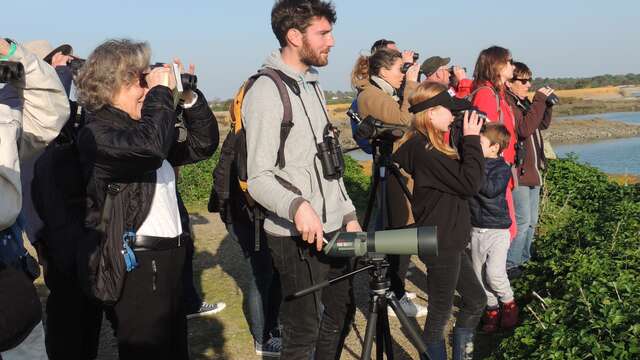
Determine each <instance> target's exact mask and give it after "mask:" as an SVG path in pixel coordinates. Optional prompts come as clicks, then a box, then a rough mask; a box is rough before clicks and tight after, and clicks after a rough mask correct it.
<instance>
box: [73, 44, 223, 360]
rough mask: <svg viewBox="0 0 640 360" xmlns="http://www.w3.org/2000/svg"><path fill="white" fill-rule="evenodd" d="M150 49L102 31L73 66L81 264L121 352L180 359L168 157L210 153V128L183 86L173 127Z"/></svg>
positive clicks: (166, 83) (174, 209)
mask: <svg viewBox="0 0 640 360" xmlns="http://www.w3.org/2000/svg"><path fill="white" fill-rule="evenodd" d="M149 57H150V49H149V47H148V45H147V44H146V43H138V42H132V41H130V40H108V41H106V42H105V43H103V44H102V45H100V46H98V47H97V48H96V49H95V50H94V51H93V53H92V54H91V55H90V56H89V58H88V59H87V62H86V64H85V65H84V67H83V68H82V70H81V71H80V74H79V76H78V81H77V83H78V84H77V85H78V94H79V101H80V103H81V104H82V105H83V106H84V107H85V108H86V109H87V110H88V111H89V114H88V115H87V124H86V126H85V127H84V128H83V129H82V130H81V131H80V134H79V136H78V150H79V153H80V160H81V163H82V167H83V170H84V171H85V174H86V176H87V177H88V179H87V180H88V181H87V184H88V186H87V214H86V218H85V226H86V232H87V235H86V239H85V240H84V241H83V242H84V243H85V244H84V246H86V247H87V248H86V249H84V251H83V252H82V254H83V255H84V256H85V258H84V262H85V264H87V268H86V269H84V270H86V271H87V274H85V275H86V276H87V277H88V284H87V285H88V287H87V290H88V291H90V292H91V293H92V295H93V296H94V297H97V298H99V299H103V300H104V296H102V295H104V293H105V291H107V290H109V291H111V293H110V294H111V295H113V294H115V299H114V300H111V302H112V303H106V304H105V305H107V306H106V312H107V316H108V318H109V319H110V320H111V322H112V324H113V328H114V329H115V333H116V336H117V339H118V350H119V355H120V359H136V360H137V359H188V358H189V353H188V347H187V329H186V317H185V309H184V305H183V299H182V293H183V291H182V280H181V279H182V272H183V270H182V269H183V263H184V261H185V249H184V247H183V246H182V243H183V239H182V238H181V237H182V234H183V229H182V227H181V223H180V215H179V209H178V200H177V197H176V179H175V175H174V171H173V168H172V167H174V166H180V165H184V164H189V163H194V162H196V161H200V160H203V159H206V158H208V157H210V156H211V155H212V154H213V152H214V151H215V149H216V147H217V144H218V128H217V124H216V120H215V117H214V116H213V113H212V112H211V110H210V108H209V106H208V105H207V101H206V99H205V98H204V96H203V94H202V93H201V92H199V91H197V90H196V91H185V92H184V93H183V94H182V100H183V101H184V105H181V108H180V109H178V110H182V116H183V118H184V125H185V127H186V129H187V135H186V138H185V137H180V138H179V137H178V136H177V131H176V122H177V116H176V107H175V105H174V95H173V89H174V88H175V86H176V79H175V77H174V76H173V75H172V73H171V72H170V69H169V68H168V67H167V66H165V67H158V68H155V69H153V70H150V69H149ZM90 246H93V248H90ZM114 249H115V251H114ZM96 258H97V259H98V260H96ZM96 262H99V265H100V266H95V263H96ZM136 263H137V264H136ZM125 266H126V270H125ZM125 271H126V273H125ZM118 272H120V273H124V278H123V279H122V278H120V279H121V280H119V279H118V277H117V274H118ZM109 280H112V282H109Z"/></svg>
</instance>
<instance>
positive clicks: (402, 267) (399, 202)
mask: <svg viewBox="0 0 640 360" xmlns="http://www.w3.org/2000/svg"><path fill="white" fill-rule="evenodd" d="M363 59H364V60H363ZM365 62H366V63H365ZM404 64H405V61H404V60H403V58H402V54H401V53H400V52H399V51H398V50H394V49H390V48H381V49H378V50H376V51H375V52H374V53H373V54H372V55H371V56H369V57H368V58H364V57H363V58H361V60H359V63H358V64H356V68H355V69H354V72H353V75H352V84H353V85H354V86H356V87H357V89H358V98H357V101H358V113H359V114H360V117H361V118H362V119H365V118H366V117H367V116H372V117H373V118H375V119H377V120H380V121H381V122H382V123H384V124H388V125H396V126H399V127H405V128H408V127H409V126H410V125H411V119H412V118H413V115H412V114H411V113H410V112H409V102H408V101H407V99H408V98H409V96H410V94H411V93H412V92H413V91H414V90H415V89H416V87H417V86H418V82H417V81H418V72H419V71H420V68H419V66H418V65H417V64H414V65H412V66H410V67H409V68H408V70H407V71H406V74H405V72H403V66H404ZM365 66H366V70H367V71H366V72H363V73H366V74H367V75H368V76H367V78H366V79H362V78H361V77H360V78H358V77H357V74H358V71H357V69H363V68H365ZM361 72H362V71H361ZM405 78H406V79H405ZM405 80H406V82H405V86H404V96H403V97H402V98H403V99H405V100H404V101H402V103H401V102H400V101H401V100H400V97H399V96H398V95H399V94H398V89H400V87H401V86H402V83H403V81H405ZM398 145H399V141H396V143H395V144H394V149H395V148H397V146H398ZM405 175H406V174H405ZM399 181H402V182H404V183H405V184H406V185H408V186H409V188H410V187H411V183H410V178H409V177H408V176H404V175H403V176H402V177H401V178H400V179H398V178H397V177H395V176H393V175H392V173H389V176H388V177H387V199H386V200H387V204H388V208H387V217H388V228H390V229H398V228H403V227H407V226H412V225H413V223H414V221H413V216H412V214H411V205H410V204H409V201H408V199H407V197H406V196H405V195H404V192H403V190H402V187H401V185H400V183H399ZM409 262H410V256H389V263H390V265H391V271H390V279H391V290H393V292H394V293H395V295H396V297H397V298H398V299H399V300H400V304H401V305H402V309H403V310H404V312H405V313H407V315H408V316H411V317H422V316H425V315H426V314H427V308H426V307H424V306H421V305H418V304H414V303H413V301H412V300H411V298H414V297H415V294H414V293H407V292H406V291H405V285H404V282H405V277H406V274H407V269H408V267H409ZM390 313H391V314H393V312H390Z"/></svg>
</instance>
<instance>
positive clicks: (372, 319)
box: [360, 295, 378, 360]
mask: <svg viewBox="0 0 640 360" xmlns="http://www.w3.org/2000/svg"><path fill="white" fill-rule="evenodd" d="M377 302H378V295H374V296H373V298H372V299H371V303H370V305H369V316H368V317H367V330H366V331H365V333H364V342H363V343H362V356H360V359H362V360H370V359H371V348H372V346H373V335H374V334H375V332H376V329H377V327H376V325H377V324H378V304H377Z"/></svg>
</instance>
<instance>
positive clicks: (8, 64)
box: [0, 61, 24, 84]
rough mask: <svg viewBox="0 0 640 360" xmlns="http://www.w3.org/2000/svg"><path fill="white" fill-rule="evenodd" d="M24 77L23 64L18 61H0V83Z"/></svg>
mask: <svg viewBox="0 0 640 360" xmlns="http://www.w3.org/2000/svg"><path fill="white" fill-rule="evenodd" d="M22 79H24V66H23V65H22V63H20V62H15V61H0V83H1V84H4V83H8V82H11V81H20V80H22Z"/></svg>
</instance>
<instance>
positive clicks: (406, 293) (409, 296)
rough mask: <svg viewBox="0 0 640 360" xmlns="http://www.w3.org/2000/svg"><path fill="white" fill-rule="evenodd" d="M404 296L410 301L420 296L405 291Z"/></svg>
mask: <svg viewBox="0 0 640 360" xmlns="http://www.w3.org/2000/svg"><path fill="white" fill-rule="evenodd" d="M404 296H406V297H407V299H409V300H413V299H415V298H417V297H418V295H416V293H414V292H411V291H405V292H404Z"/></svg>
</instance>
